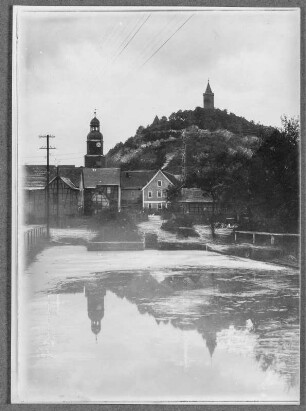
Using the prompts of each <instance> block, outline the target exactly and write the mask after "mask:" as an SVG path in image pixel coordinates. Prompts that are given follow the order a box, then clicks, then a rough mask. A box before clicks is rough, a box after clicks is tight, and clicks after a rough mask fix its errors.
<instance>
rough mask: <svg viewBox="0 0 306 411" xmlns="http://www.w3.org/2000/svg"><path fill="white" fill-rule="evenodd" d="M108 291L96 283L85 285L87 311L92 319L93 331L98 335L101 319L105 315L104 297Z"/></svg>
mask: <svg viewBox="0 0 306 411" xmlns="http://www.w3.org/2000/svg"><path fill="white" fill-rule="evenodd" d="M105 294H106V291H105V290H104V289H103V288H99V287H98V286H97V285H96V284H93V285H91V284H89V285H86V286H85V296H86V297H87V312H88V317H89V319H90V320H91V331H92V332H93V333H94V334H95V335H96V336H97V335H98V334H99V332H100V331H101V320H102V318H103V317H104V297H105Z"/></svg>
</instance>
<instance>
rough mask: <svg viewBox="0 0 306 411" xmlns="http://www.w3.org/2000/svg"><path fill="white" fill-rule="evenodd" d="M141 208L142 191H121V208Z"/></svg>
mask: <svg viewBox="0 0 306 411" xmlns="http://www.w3.org/2000/svg"><path fill="white" fill-rule="evenodd" d="M133 205H139V206H142V191H141V189H140V188H123V189H121V206H122V207H127V206H133Z"/></svg>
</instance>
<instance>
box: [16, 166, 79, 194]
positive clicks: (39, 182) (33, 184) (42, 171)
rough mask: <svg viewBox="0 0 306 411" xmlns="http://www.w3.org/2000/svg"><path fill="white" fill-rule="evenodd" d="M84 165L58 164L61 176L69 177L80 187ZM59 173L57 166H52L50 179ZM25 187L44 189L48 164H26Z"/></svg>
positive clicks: (72, 182)
mask: <svg viewBox="0 0 306 411" xmlns="http://www.w3.org/2000/svg"><path fill="white" fill-rule="evenodd" d="M81 170H82V167H75V166H70V165H63V166H58V174H59V176H60V177H64V178H66V179H69V180H70V182H71V184H73V186H74V187H76V188H77V187H79V184H80V176H81ZM56 175H57V169H56V166H54V165H51V166H50V181H51V180H52V179H54V177H56ZM23 178H24V188H25V189H26V190H43V189H44V188H45V186H46V184H47V166H46V165H43V164H41V165H34V164H33V165H26V166H24V175H23Z"/></svg>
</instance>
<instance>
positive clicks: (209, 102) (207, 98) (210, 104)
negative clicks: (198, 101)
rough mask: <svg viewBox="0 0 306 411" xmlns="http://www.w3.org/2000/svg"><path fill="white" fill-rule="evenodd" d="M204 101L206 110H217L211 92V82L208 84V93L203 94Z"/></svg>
mask: <svg viewBox="0 0 306 411" xmlns="http://www.w3.org/2000/svg"><path fill="white" fill-rule="evenodd" d="M203 100H204V108H208V109H212V108H215V106H214V93H213V92H212V91H211V88H210V85H209V80H208V83H207V87H206V91H205V93H204V94H203Z"/></svg>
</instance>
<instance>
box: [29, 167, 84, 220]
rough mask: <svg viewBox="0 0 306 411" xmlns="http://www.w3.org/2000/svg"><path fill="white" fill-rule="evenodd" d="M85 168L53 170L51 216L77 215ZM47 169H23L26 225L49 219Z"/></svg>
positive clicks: (50, 168) (50, 178) (51, 178)
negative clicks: (47, 217)
mask: <svg viewBox="0 0 306 411" xmlns="http://www.w3.org/2000/svg"><path fill="white" fill-rule="evenodd" d="M81 168H82V167H75V166H74V165H63V166H58V167H56V166H50V167H49V181H50V182H49V213H50V216H51V217H52V216H57V217H64V216H73V215H76V214H77V212H78V202H79V188H78V186H79V181H80V175H81ZM46 185H47V167H46V166H45V165H26V166H24V168H23V196H24V202H23V203H24V207H25V221H26V222H31V223H34V222H43V221H44V220H45V217H46V199H47V190H46Z"/></svg>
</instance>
